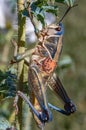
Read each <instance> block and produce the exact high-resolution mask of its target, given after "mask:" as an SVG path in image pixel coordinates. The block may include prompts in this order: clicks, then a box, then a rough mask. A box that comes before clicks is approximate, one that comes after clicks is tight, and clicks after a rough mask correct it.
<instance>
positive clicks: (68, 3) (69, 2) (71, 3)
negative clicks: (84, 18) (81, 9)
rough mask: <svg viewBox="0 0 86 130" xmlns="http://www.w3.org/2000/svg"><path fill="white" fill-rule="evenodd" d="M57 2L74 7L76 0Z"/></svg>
mask: <svg viewBox="0 0 86 130" xmlns="http://www.w3.org/2000/svg"><path fill="white" fill-rule="evenodd" d="M55 2H59V3H64V4H67V5H68V6H70V7H72V6H73V5H74V2H75V0H55Z"/></svg>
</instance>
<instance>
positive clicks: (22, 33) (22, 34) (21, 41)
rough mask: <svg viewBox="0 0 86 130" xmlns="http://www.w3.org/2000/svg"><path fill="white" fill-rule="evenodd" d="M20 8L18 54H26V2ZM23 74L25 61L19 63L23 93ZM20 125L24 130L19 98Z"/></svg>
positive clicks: (19, 1)
mask: <svg viewBox="0 0 86 130" xmlns="http://www.w3.org/2000/svg"><path fill="white" fill-rule="evenodd" d="M17 7H18V54H21V53H24V52H25V20H26V18H25V17H24V16H22V10H23V9H24V0H17ZM23 74H24V60H22V61H21V62H19V63H18V75H17V76H18V84H17V90H20V91H23ZM18 109H19V112H18V124H19V130H22V99H21V98H20V97H19V101H18Z"/></svg>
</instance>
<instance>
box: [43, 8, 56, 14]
mask: <svg viewBox="0 0 86 130" xmlns="http://www.w3.org/2000/svg"><path fill="white" fill-rule="evenodd" d="M42 9H43V10H44V11H45V12H49V13H52V14H55V15H57V10H58V7H57V6H42Z"/></svg>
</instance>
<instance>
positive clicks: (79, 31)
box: [0, 0, 86, 130]
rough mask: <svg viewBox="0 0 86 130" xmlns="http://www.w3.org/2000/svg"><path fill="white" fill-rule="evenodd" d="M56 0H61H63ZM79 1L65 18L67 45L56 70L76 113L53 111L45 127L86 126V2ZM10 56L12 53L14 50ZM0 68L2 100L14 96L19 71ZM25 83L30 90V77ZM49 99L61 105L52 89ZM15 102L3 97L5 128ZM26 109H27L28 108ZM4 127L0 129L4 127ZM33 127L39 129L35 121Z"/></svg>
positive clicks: (1, 39) (0, 109) (74, 129)
mask: <svg viewBox="0 0 86 130" xmlns="http://www.w3.org/2000/svg"><path fill="white" fill-rule="evenodd" d="M56 1H57V2H59V1H61V0H56ZM62 1H63V0H62ZM72 1H73V0H72ZM78 4H79V5H78V7H76V8H75V9H73V10H72V11H71V12H70V13H69V15H68V16H67V17H66V19H65V21H64V25H65V34H64V47H63V53H62V56H61V58H60V61H59V63H58V65H59V66H58V69H57V73H58V75H60V78H61V80H62V82H63V84H64V86H65V88H66V90H67V92H68V93H69V96H70V97H71V98H72V99H73V100H74V102H75V104H76V106H77V112H76V113H75V114H73V115H71V116H69V117H65V116H62V115H60V114H58V113H56V112H53V121H52V122H51V123H49V124H48V125H47V126H46V128H45V129H47V130H57V129H58V130H59V129H63V130H81V129H82V130H85V129H86V109H85V107H86V88H85V86H86V60H85V59H86V58H85V56H86V45H85V40H86V29H85V24H86V22H85V21H86V17H85V15H86V13H85V12H86V9H85V5H86V1H85V0H83V2H82V1H78ZM4 31H5V33H6V34H7V33H8V31H7V30H2V31H1V32H0V50H2V48H1V47H2V44H4V43H6V40H5V39H6V35H3V32H4ZM10 37H11V36H10ZM10 50H11V49H10ZM10 55H12V52H11V53H10ZM0 69H1V70H0V100H2V99H5V98H9V97H12V96H14V95H15V91H16V72H15V71H14V70H13V71H12V70H10V69H8V67H6V69H5V70H6V71H5V70H2V65H0ZM12 69H13V67H12ZM26 72H27V70H26ZM24 85H25V87H26V88H25V90H27V80H26V81H25V82H24ZM48 98H49V100H50V101H51V103H53V104H55V105H57V106H62V104H61V102H60V101H59V100H58V99H57V98H56V97H55V96H54V94H52V92H51V91H50V90H48ZM12 104H13V99H12V101H10V100H5V101H4V100H2V102H1V103H0V126H1V127H3V124H4V125H5V123H6V122H7V124H8V125H6V127H9V126H10V123H9V122H8V121H10V117H11V115H12V113H13V107H12ZM24 112H26V110H25V111H24ZM2 116H3V117H2ZM3 120H4V121H3ZM7 120H8V121H7ZM3 122H4V123H3ZM1 127H0V130H4V129H3V128H1ZM31 127H32V128H33V129H35V130H36V129H38V128H36V126H35V124H33V125H32V126H31ZM4 128H5V127H4Z"/></svg>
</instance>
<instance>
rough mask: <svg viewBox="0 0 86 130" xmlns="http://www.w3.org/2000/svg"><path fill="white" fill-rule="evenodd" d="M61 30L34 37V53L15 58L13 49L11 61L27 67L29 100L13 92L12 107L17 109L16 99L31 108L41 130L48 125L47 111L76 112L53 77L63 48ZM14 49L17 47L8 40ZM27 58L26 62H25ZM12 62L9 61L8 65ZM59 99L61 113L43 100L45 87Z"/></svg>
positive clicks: (60, 27) (44, 31) (53, 27)
mask: <svg viewBox="0 0 86 130" xmlns="http://www.w3.org/2000/svg"><path fill="white" fill-rule="evenodd" d="M63 34H64V27H63V24H62V23H61V22H60V23H59V24H57V25H55V24H52V25H49V26H46V27H45V28H43V29H42V30H41V31H40V33H39V37H38V44H37V45H36V46H35V48H34V49H32V50H30V51H29V52H26V53H23V54H21V55H20V54H17V53H16V52H17V51H16V49H15V61H14V62H19V61H21V60H22V59H24V60H25V63H26V64H27V65H28V66H29V72H28V83H29V85H30V86H29V87H30V88H31V92H30V100H29V99H28V98H27V97H26V96H25V94H24V93H22V92H21V91H18V92H17V96H16V98H15V101H14V105H15V106H16V108H17V100H18V96H20V97H21V98H23V99H24V101H25V102H26V103H27V104H28V105H29V107H30V108H31V112H32V114H33V116H34V119H35V121H36V123H37V125H38V126H39V127H40V128H41V129H43V127H44V125H45V123H47V122H49V121H52V113H51V111H50V109H53V110H56V111H58V112H60V113H62V114H65V115H70V114H71V113H74V112H75V111H76V107H75V105H74V103H73V102H72V100H71V99H70V98H69V96H68V94H67V93H66V91H65V89H64V87H63V85H62V83H61V81H60V79H59V77H58V76H57V74H56V73H55V69H56V67H57V66H58V60H59V57H60V54H61V51H62V46H63ZM12 44H13V45H14V47H15V48H16V46H17V44H16V42H15V41H14V40H12ZM26 57H28V59H29V60H28V61H27V58H26ZM12 62H13V61H12ZM48 86H49V88H50V89H51V90H52V91H53V92H54V93H55V94H56V96H59V97H60V98H61V100H62V101H63V103H64V110H62V109H60V108H58V107H55V106H53V105H52V104H50V103H49V102H48V100H47V97H46V91H47V87H48Z"/></svg>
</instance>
